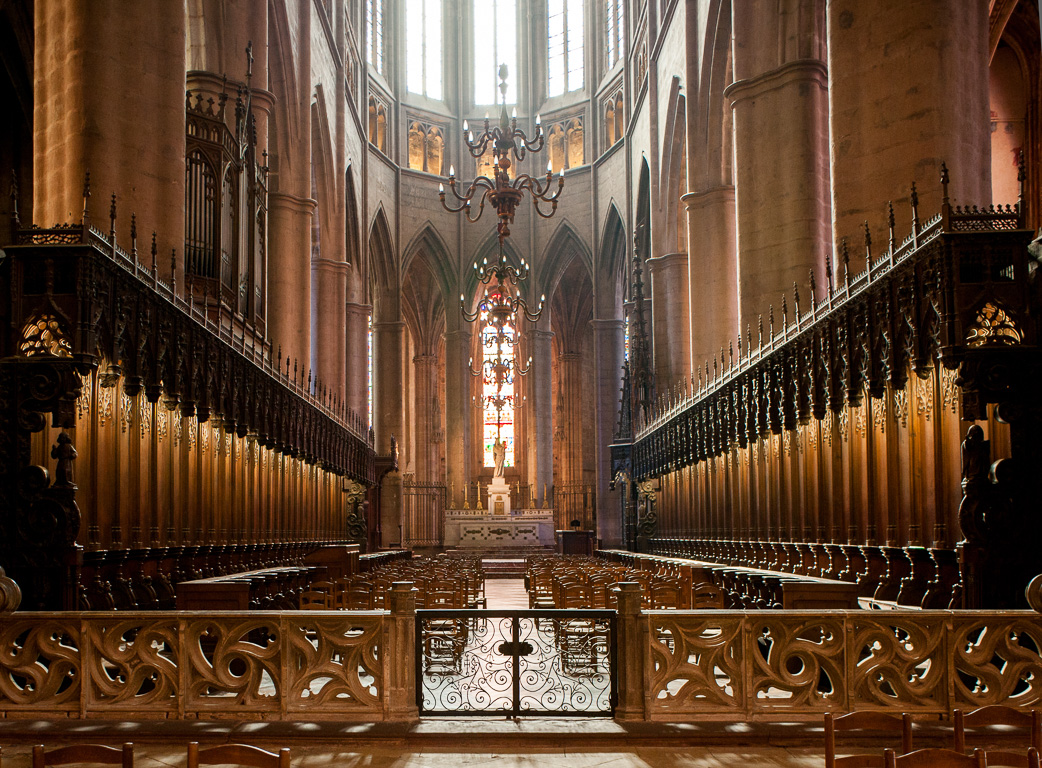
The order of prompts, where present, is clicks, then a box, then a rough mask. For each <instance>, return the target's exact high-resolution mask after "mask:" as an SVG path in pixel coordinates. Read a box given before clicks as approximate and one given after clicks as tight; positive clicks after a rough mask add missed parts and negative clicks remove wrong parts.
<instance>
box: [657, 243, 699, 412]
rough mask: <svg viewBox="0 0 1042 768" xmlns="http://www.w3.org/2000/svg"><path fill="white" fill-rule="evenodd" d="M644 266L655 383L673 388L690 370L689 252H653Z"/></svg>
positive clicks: (663, 389)
mask: <svg viewBox="0 0 1042 768" xmlns="http://www.w3.org/2000/svg"><path fill="white" fill-rule="evenodd" d="M647 267H648V277H649V279H650V280H651V307H652V318H651V327H652V348H653V351H654V366H655V384H656V386H657V387H658V389H659V391H660V392H666V391H672V389H673V386H674V385H675V384H676V382H677V380H678V379H684V378H687V376H688V374H690V373H691V340H690V334H691V331H690V320H689V313H688V256H687V254H686V253H668V254H666V255H665V256H656V257H655V258H651V259H648V261H647Z"/></svg>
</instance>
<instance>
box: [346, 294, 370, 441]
mask: <svg viewBox="0 0 1042 768" xmlns="http://www.w3.org/2000/svg"><path fill="white" fill-rule="evenodd" d="M370 311H372V307H370V306H369V305H368V304H354V303H352V302H348V304H347V321H346V331H345V336H346V350H345V356H346V361H347V362H346V365H347V371H346V376H347V385H346V390H345V397H346V401H347V407H348V408H350V409H351V410H352V411H353V412H354V413H355V414H356V415H357V416H358V417H359V418H360V419H362V421H365V420H366V418H367V417H368V413H369V375H368V373H369V313H370Z"/></svg>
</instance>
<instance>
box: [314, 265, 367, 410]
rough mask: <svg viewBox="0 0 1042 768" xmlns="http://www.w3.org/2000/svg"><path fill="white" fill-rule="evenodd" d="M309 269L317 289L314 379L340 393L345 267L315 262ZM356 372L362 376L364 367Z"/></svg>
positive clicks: (344, 359)
mask: <svg viewBox="0 0 1042 768" xmlns="http://www.w3.org/2000/svg"><path fill="white" fill-rule="evenodd" d="M311 269H312V274H313V280H312V284H313V285H314V286H315V288H316V289H317V290H316V295H315V327H314V329H313V330H312V340H313V345H314V346H313V349H314V354H315V360H314V368H315V376H316V378H317V379H318V380H319V381H321V382H322V384H324V385H325V386H326V387H328V388H329V389H330V390H332V391H333V392H338V393H340V392H343V391H344V390H345V387H346V383H347V382H346V376H347V334H346V332H345V330H346V326H347V317H346V314H347V301H346V293H347V271H348V265H347V263H346V262H343V261H334V260H331V259H316V260H315V261H314V262H312V264H311ZM360 370H361V371H362V372H363V373H364V371H365V370H366V367H365V366H363V367H362V368H361V369H360ZM364 378H365V377H364V375H363V379H364Z"/></svg>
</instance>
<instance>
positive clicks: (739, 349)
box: [738, 331, 742, 365]
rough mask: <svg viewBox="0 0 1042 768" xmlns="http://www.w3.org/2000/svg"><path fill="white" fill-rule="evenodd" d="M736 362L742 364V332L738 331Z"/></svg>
mask: <svg viewBox="0 0 1042 768" xmlns="http://www.w3.org/2000/svg"><path fill="white" fill-rule="evenodd" d="M738 364H739V365H741V364H742V332H741V331H738Z"/></svg>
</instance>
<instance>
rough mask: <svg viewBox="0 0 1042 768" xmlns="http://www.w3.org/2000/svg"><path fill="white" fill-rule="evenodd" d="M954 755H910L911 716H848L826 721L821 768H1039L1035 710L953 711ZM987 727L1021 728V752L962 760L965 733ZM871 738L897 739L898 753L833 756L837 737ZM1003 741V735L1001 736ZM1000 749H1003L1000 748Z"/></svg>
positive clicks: (1040, 732) (1041, 725) (1041, 740)
mask: <svg viewBox="0 0 1042 768" xmlns="http://www.w3.org/2000/svg"><path fill="white" fill-rule="evenodd" d="M952 723H953V726H954V728H953V733H952V742H953V747H954V749H920V750H915V751H913V749H912V716H911V715H909V714H903V715H901V716H900V717H899V716H897V715H890V714H886V713H884V712H852V713H850V714H847V715H839V716H836V715H833V714H831V713H829V714H826V715H825V768H894V767H895V766H905V767H906V768H933V767H934V766H938V767H939V766H949V765H951V766H967V768H982V767H983V766H986V765H987V766H1012V767H1014V768H1040V766H1039V752H1040V751H1042V718H1040V713H1039V710H1036V709H1033V710H1031V711H1030V712H1026V711H1024V710H1021V709H1017V708H1015V707H1007V706H1002V705H992V706H987V707H981V708H979V709H976V710H974V711H972V712H963V711H962V710H961V709H956V710H955V711H954V712H953V713H952ZM992 726H1001V727H1005V728H1025V729H1027V730H1028V738H1027V739H1026V740H1025V741H1026V742H1027V743H1024V744H1023V747H1022V749H1021V750H1008V749H988V750H986V751H985V750H982V749H980V748H977V749H975V750H974V752H973V754H972V755H968V754H966V731H967V729H975V730H976V729H985V728H989V727H992ZM838 731H843V732H848V733H849V732H852V731H859V732H872V733H873V735H874V734H877V733H886V732H890V733H895V734H896V733H900V734H901V753H898V752H897V751H896V750H894V749H892V748H888V749H885V750H884V751H883V753H882V754H879V753H876V754H855V755H845V756H842V757H837V756H836V733H837V732H838ZM1003 735H1004V737H1006V739H1008V734H1003ZM1003 746H1005V745H1003Z"/></svg>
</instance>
